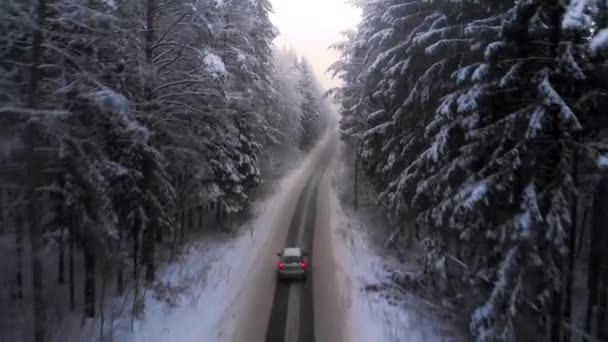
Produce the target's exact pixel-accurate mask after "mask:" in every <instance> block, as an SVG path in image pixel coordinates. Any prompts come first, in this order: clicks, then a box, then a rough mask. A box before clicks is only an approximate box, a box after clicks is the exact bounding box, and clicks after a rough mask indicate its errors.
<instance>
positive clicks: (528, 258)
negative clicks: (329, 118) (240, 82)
mask: <svg viewBox="0 0 608 342" xmlns="http://www.w3.org/2000/svg"><path fill="white" fill-rule="evenodd" d="M356 3H357V4H358V6H360V8H361V9H362V11H363V19H362V22H361V23H360V24H359V25H358V27H357V28H356V30H353V31H349V32H346V34H345V39H344V41H341V42H338V43H336V44H335V45H334V48H335V49H337V50H338V51H339V52H340V53H341V56H342V57H341V59H340V60H339V61H338V62H336V63H335V64H334V65H333V66H332V67H331V69H330V70H331V71H332V72H333V73H334V74H335V75H336V76H337V77H339V78H340V79H342V80H343V81H344V84H343V86H341V87H338V88H336V89H333V90H331V94H332V95H334V97H335V99H336V100H337V101H338V102H339V103H340V104H341V105H342V113H341V114H342V116H343V117H342V119H341V122H340V125H341V134H342V137H343V139H344V140H345V141H347V142H348V143H349V144H350V145H351V146H352V148H353V150H354V154H355V163H356V165H360V167H361V169H362V170H363V173H364V174H365V177H366V179H367V180H368V181H369V182H371V183H372V184H373V186H374V187H375V188H376V189H377V191H378V192H379V193H380V194H381V195H380V196H379V202H380V203H381V204H383V205H384V206H385V207H386V208H387V211H388V212H389V215H390V219H391V220H392V221H393V222H394V223H395V225H397V226H398V228H397V229H396V231H395V233H394V234H393V236H391V238H390V239H389V240H388V241H387V243H388V244H389V245H392V246H394V247H395V248H397V249H399V250H401V251H409V250H410V249H413V250H415V257H416V259H417V261H418V262H419V263H420V265H421V271H420V272H417V273H414V274H398V272H397V273H396V274H395V278H396V279H397V281H398V282H400V283H401V284H402V285H403V286H404V287H407V288H408V289H410V290H413V291H416V292H418V293H420V294H422V295H424V296H426V297H427V298H430V299H433V300H436V301H438V302H441V303H442V304H443V305H444V306H446V307H449V308H457V309H458V310H461V311H462V312H463V313H464V314H465V315H468V317H469V319H468V322H469V323H468V325H469V326H468V329H469V330H470V333H471V335H472V336H473V337H474V338H475V339H476V340H477V341H510V340H513V341H541V340H551V341H570V340H572V341H581V340H582V339H584V340H586V341H605V340H607V339H608V329H607V327H608V324H607V322H606V320H607V317H606V314H605V313H606V310H607V309H608V302H607V297H606V296H605V293H606V291H607V290H608V277H607V275H608V273H606V272H605V271H602V269H605V267H607V266H608V252H607V251H608V250H607V249H606V245H607V243H608V240H606V234H605V233H604V231H605V224H606V212H607V209H608V208H607V207H606V203H607V200H608V197H607V196H608V188H607V185H606V184H608V183H607V179H606V174H605V167H606V166H607V165H608V163H607V162H606V160H607V159H606V156H605V155H604V154H603V153H606V151H607V147H608V146H607V145H606V144H605V142H606V138H607V137H608V136H607V134H606V128H607V127H608V126H607V125H608V121H606V108H608V93H607V91H608V63H607V61H606V58H607V57H608V54H607V52H608V39H607V38H608V29H607V26H608V11H607V5H606V2H605V1H602V0H599V1H591V0H590V1H585V0H570V1H558V0H526V1H523V0H522V1H515V0H496V1H473V0H471V1H469V0H460V1H453V0H437V1H426V0H376V1H356Z"/></svg>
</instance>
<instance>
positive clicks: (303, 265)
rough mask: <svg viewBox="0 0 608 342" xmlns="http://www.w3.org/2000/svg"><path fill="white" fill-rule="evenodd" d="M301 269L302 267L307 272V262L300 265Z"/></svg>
mask: <svg viewBox="0 0 608 342" xmlns="http://www.w3.org/2000/svg"><path fill="white" fill-rule="evenodd" d="M300 267H301V268H302V269H303V270H305V269H306V263H305V262H303V263H301V264H300Z"/></svg>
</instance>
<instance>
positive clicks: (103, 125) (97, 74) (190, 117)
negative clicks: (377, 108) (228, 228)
mask: <svg viewBox="0 0 608 342" xmlns="http://www.w3.org/2000/svg"><path fill="white" fill-rule="evenodd" d="M270 11H271V6H270V3H269V1H268V0H252V1H239V0H177V1H176V0H133V1H113V0H87V1H84V0H53V1H50V0H27V1H21V0H18V1H17V0H7V1H1V2H0V165H1V169H0V170H1V173H0V194H1V210H0V214H1V215H0V246H1V247H0V250H1V258H2V259H3V260H2V263H3V264H2V272H1V273H2V274H1V275H0V279H1V282H2V284H3V289H6V291H2V294H1V295H0V307H2V309H1V310H0V315H1V316H2V317H3V318H2V322H1V324H0V333H1V334H2V337H1V338H0V339H1V340H4V339H7V340H12V341H25V340H35V341H45V340H47V339H46V338H47V337H48V336H50V335H51V332H52V330H53V327H56V326H57V323H58V321H59V320H61V319H64V318H66V317H76V319H82V320H83V322H84V321H85V320H86V319H87V318H91V317H96V318H97V317H99V315H101V319H102V321H103V310H100V309H99V308H100V307H103V303H104V300H106V301H107V299H108V298H110V297H113V296H121V295H123V293H125V292H128V291H135V294H134V296H132V298H133V302H132V304H131V305H130V307H131V309H130V310H132V314H133V315H135V316H136V315H138V314H139V313H140V312H141V311H142V310H145V308H142V307H141V303H142V300H141V297H143V296H144V295H145V292H143V293H138V291H139V289H140V288H142V287H143V286H144V285H145V284H151V283H153V282H154V280H155V273H156V270H157V268H158V266H159V263H161V262H163V261H166V260H169V259H172V258H173V257H174V256H175V255H176V254H179V253H180V246H181V245H183V243H184V240H187V239H188V236H189V235H190V234H191V233H195V232H197V231H199V230H201V229H204V227H207V226H208V225H213V226H217V225H218V224H221V222H223V221H225V220H226V218H230V217H233V216H236V215H240V214H243V213H246V211H247V209H248V206H249V204H250V203H251V200H250V199H251V198H250V197H251V196H252V191H253V190H254V189H255V188H256V187H259V186H260V184H261V183H263V182H264V181H265V180H268V179H273V177H276V175H277V174H280V173H281V172H282V170H283V169H284V168H285V166H284V165H282V164H281V161H282V160H283V159H282V158H280V156H281V155H282V154H286V153H289V154H290V155H292V156H293V155H294V153H295V154H297V151H306V150H308V149H309V148H310V147H311V146H312V145H313V144H314V143H315V141H316V140H317V139H318V137H319V135H320V132H321V130H322V128H323V123H324V121H323V120H324V118H325V117H326V116H327V115H328V111H329V107H328V106H327V104H326V103H325V101H324V100H323V90H322V89H320V86H319V85H318V82H317V80H316V79H315V77H314V75H313V73H312V70H311V68H310V66H309V65H308V63H307V62H306V60H305V59H303V58H301V57H298V56H296V55H295V54H293V53H290V52H286V51H274V48H273V45H272V44H273V39H274V38H275V36H276V35H277V30H276V28H275V27H274V26H273V25H272V24H271V22H270V20H269V12H270ZM294 151H295V152H294ZM129 298H131V297H129ZM70 312H71V313H70ZM68 313H70V314H68ZM83 324H84V323H83ZM24 331H25V332H28V333H27V334H26V335H22V334H23V333H24ZM102 331H103V329H102ZM28 334H31V336H30V335H28Z"/></svg>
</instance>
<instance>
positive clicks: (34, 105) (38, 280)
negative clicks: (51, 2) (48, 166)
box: [25, 0, 47, 342]
mask: <svg viewBox="0 0 608 342" xmlns="http://www.w3.org/2000/svg"><path fill="white" fill-rule="evenodd" d="M46 12H47V2H46V0H38V3H37V8H36V18H35V21H36V24H35V25H34V31H33V33H32V55H31V67H30V75H29V76H30V79H29V84H28V88H29V89H28V95H29V99H28V100H29V101H28V102H29V106H30V108H31V109H38V108H39V105H40V104H39V99H40V94H39V83H40V79H41V78H42V71H41V70H40V65H41V64H42V62H43V61H42V57H43V43H44V36H43V32H42V29H43V28H44V27H45V25H46ZM41 144H42V139H41V137H40V135H39V134H38V132H37V131H36V127H33V123H30V124H29V125H28V126H27V127H26V132H25V145H26V146H27V169H26V170H27V171H26V173H27V174H26V179H27V180H28V186H27V219H28V223H29V240H30V248H31V256H32V257H31V259H32V260H31V263H32V285H33V286H32V288H33V291H34V292H33V295H34V322H33V323H34V341H35V342H43V341H44V339H45V304H44V296H43V293H42V256H41V255H40V253H41V252H42V231H41V229H40V228H41V227H40V226H39V223H40V222H39V215H38V214H39V212H38V204H39V203H38V201H37V199H38V194H37V189H38V186H39V185H40V184H42V183H43V180H42V176H43V175H42V172H41V170H43V162H42V156H40V155H39V153H40V152H39V147H40V146H41Z"/></svg>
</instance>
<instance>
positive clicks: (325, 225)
mask: <svg viewBox="0 0 608 342" xmlns="http://www.w3.org/2000/svg"><path fill="white" fill-rule="evenodd" d="M336 145H337V139H336V137H334V136H330V137H328V138H327V139H324V140H323V141H322V142H321V143H320V144H319V146H318V147H317V148H316V149H315V150H313V152H312V153H311V154H312V155H311V157H310V159H309V160H308V162H307V165H305V166H304V168H305V170H304V172H302V175H301V177H299V179H298V181H297V182H294V184H291V185H290V186H291V189H290V191H289V195H288V196H287V198H285V199H284V200H283V201H282V202H281V203H280V205H279V207H278V208H276V218H275V220H274V223H273V227H272V234H270V235H271V236H270V237H269V238H268V240H267V241H266V242H265V243H264V244H263V246H262V248H260V249H259V251H258V252H257V253H256V254H255V255H254V256H252V257H254V258H256V259H255V260H259V263H256V265H257V266H256V267H255V269H254V270H252V272H251V274H250V276H248V279H247V282H246V284H243V286H244V289H243V293H242V295H241V296H240V302H239V304H238V305H237V306H236V309H235V311H234V312H233V313H232V316H233V319H234V321H235V325H236V327H235V328H234V331H233V332H232V333H231V334H229V335H228V336H224V337H225V338H226V340H227V341H231V342H240V341H243V342H244V341H247V342H256V341H260V342H263V341H266V342H324V341H332V342H339V341H347V340H348V339H347V338H345V337H344V336H343V335H344V333H343V330H344V329H343V327H344V322H343V321H342V317H344V315H343V312H344V309H345V306H346V305H348V303H345V302H344V300H343V298H341V296H340V291H338V284H337V281H336V267H335V265H336V263H335V262H334V255H333V252H332V250H331V243H330V242H329V240H330V235H331V234H330V232H329V228H330V227H329V219H330V217H329V215H330V211H329V200H328V198H329V188H330V172H329V170H330V168H331V167H330V165H331V164H332V160H333V158H334V154H335V150H336ZM286 246H301V247H303V248H304V249H305V250H307V251H308V252H309V257H308V263H309V267H310V271H309V274H308V277H307V279H306V280H305V281H295V282H279V281H277V278H276V267H277V263H278V258H277V256H276V253H277V252H278V251H280V250H281V249H282V248H283V247H286Z"/></svg>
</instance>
